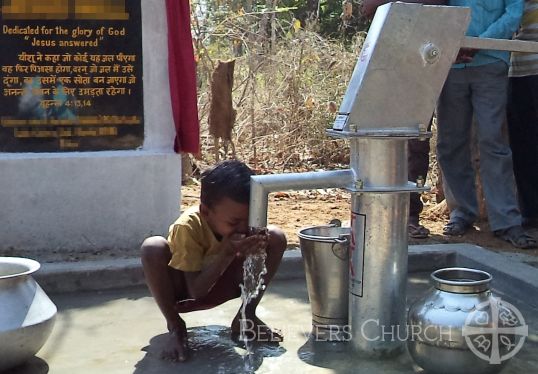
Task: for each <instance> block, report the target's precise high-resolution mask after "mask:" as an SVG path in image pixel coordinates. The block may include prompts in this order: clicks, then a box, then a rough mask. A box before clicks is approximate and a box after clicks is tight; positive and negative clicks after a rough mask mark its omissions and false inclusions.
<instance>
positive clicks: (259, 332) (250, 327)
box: [230, 314, 284, 343]
mask: <svg viewBox="0 0 538 374" xmlns="http://www.w3.org/2000/svg"><path fill="white" fill-rule="evenodd" d="M240 320H241V315H240V314H238V315H236V316H235V318H234V319H233V321H232V326H231V327H230V329H231V330H232V333H231V338H232V340H233V341H239V340H240V336H241V323H240ZM245 336H246V337H247V339H248V341H257V342H260V343H280V342H283V341H284V336H282V333H281V332H280V331H278V330H271V328H270V327H269V326H267V325H266V324H265V322H263V321H262V320H261V319H259V318H258V317H257V316H253V317H247V320H246V326H245Z"/></svg>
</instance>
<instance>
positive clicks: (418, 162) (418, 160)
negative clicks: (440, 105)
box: [407, 120, 432, 224]
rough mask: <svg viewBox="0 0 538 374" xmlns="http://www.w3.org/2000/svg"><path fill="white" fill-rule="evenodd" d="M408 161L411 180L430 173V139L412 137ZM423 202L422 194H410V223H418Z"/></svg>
mask: <svg viewBox="0 0 538 374" xmlns="http://www.w3.org/2000/svg"><path fill="white" fill-rule="evenodd" d="M431 128H432V121H431V120H430V124H429V125H428V131H431ZM408 147H409V148H408V153H407V160H408V161H407V163H408V166H409V169H408V172H407V173H408V178H409V180H410V181H411V182H415V181H416V180H417V179H418V177H422V178H424V181H426V176H427V174H428V168H429V166H430V139H426V140H419V139H411V140H409V143H408ZM422 209H423V204H422V201H420V194H419V193H417V192H411V193H410V194H409V223H412V224H418V222H419V216H420V213H422Z"/></svg>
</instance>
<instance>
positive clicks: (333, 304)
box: [298, 225, 350, 341]
mask: <svg viewBox="0 0 538 374" xmlns="http://www.w3.org/2000/svg"><path fill="white" fill-rule="evenodd" d="M298 236H299V239H300V245H301V254H302V256H303V263H304V269H305V275H306V285H307V288H308V298H309V299H310V306H311V308H312V334H313V335H314V337H315V338H316V339H318V340H331V341H341V340H346V336H347V335H349V331H348V305H349V304H348V288H349V284H348V282H349V275H348V273H349V239H350V228H349V227H338V226H333V225H329V226H313V227H307V228H304V229H302V230H300V231H299V232H298Z"/></svg>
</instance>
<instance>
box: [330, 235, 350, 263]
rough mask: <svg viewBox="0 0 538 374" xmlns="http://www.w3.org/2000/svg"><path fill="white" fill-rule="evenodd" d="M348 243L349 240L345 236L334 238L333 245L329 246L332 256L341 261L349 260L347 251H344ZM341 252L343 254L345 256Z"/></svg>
mask: <svg viewBox="0 0 538 374" xmlns="http://www.w3.org/2000/svg"><path fill="white" fill-rule="evenodd" d="M348 242H349V240H348V238H347V237H346V236H340V237H339V238H335V239H334V243H332V244H331V250H332V252H333V255H335V256H336V257H338V258H339V259H340V260H342V261H347V260H348V259H349V255H348V252H349V251H345V248H346V247H347V244H348ZM342 252H344V253H345V255H344V254H343V253H342Z"/></svg>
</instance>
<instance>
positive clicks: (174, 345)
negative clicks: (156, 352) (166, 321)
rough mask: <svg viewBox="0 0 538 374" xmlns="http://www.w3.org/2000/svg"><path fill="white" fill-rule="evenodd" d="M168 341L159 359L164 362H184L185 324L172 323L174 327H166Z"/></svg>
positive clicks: (186, 349) (186, 346)
mask: <svg viewBox="0 0 538 374" xmlns="http://www.w3.org/2000/svg"><path fill="white" fill-rule="evenodd" d="M168 330H169V331H170V332H169V333H168V341H167V342H166V347H165V348H164V350H163V352H162V353H161V358H162V359H164V360H170V361H177V362H184V361H187V359H188V351H189V348H188V345H187V326H186V325H185V322H184V321H183V320H181V322H178V323H174V326H170V325H169V327H168Z"/></svg>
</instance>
